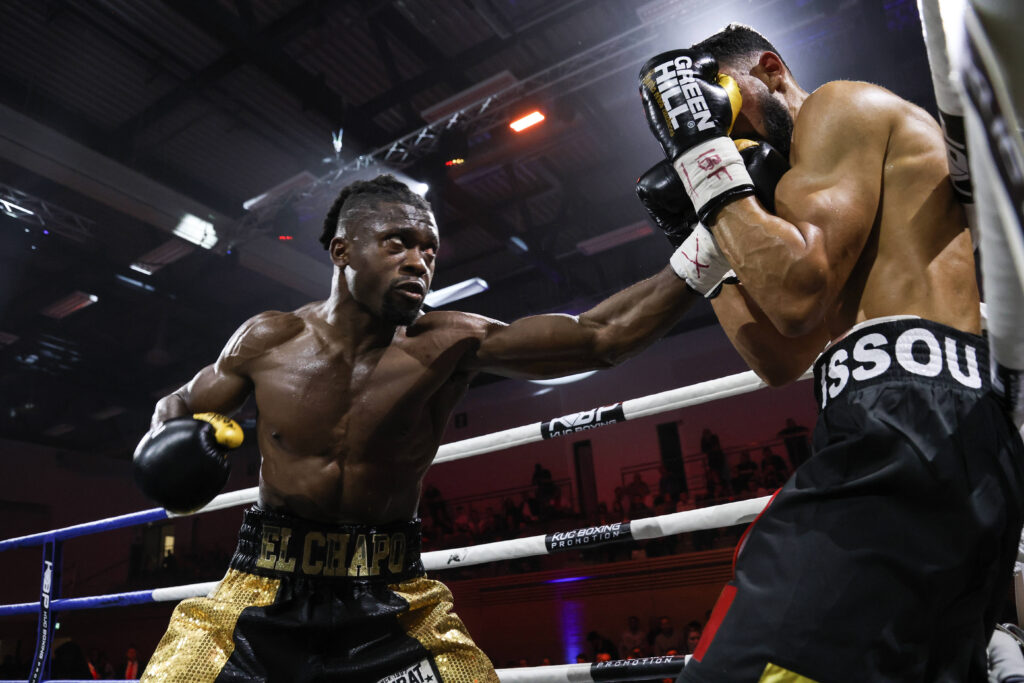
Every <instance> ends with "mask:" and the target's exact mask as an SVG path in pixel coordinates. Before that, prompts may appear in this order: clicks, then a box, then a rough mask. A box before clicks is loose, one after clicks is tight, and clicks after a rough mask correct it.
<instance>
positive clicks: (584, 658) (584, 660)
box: [576, 652, 590, 664]
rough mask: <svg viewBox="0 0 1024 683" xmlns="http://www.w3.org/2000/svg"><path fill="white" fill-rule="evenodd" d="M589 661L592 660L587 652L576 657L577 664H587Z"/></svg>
mask: <svg viewBox="0 0 1024 683" xmlns="http://www.w3.org/2000/svg"><path fill="white" fill-rule="evenodd" d="M589 661H590V658H589V657H587V654H586V653H585V652H580V653H578V654H577V655H576V663H577V664H586V663H587V662H589Z"/></svg>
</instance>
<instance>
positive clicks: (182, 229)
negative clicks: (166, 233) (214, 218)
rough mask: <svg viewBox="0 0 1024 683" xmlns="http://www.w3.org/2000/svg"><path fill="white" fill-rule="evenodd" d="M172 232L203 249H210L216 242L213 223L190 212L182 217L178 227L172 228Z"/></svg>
mask: <svg viewBox="0 0 1024 683" xmlns="http://www.w3.org/2000/svg"><path fill="white" fill-rule="evenodd" d="M174 234H175V235H177V236H178V237H181V238H182V239H185V240H188V241H189V242H191V243H192V244H198V245H199V246H200V247H202V248H203V249H211V248H212V247H213V246H214V245H215V244H217V231H216V230H215V229H214V227H213V223H211V222H210V221H204V220H203V219H202V218H199V217H198V216H193V215H192V214H190V213H186V214H185V215H184V216H183V217H182V219H181V222H180V223H178V227H176V228H175V229H174Z"/></svg>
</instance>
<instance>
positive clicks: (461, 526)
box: [454, 505, 472, 534]
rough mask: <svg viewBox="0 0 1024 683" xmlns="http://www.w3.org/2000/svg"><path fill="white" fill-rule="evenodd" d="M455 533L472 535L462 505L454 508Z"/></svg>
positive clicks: (466, 514)
mask: <svg viewBox="0 0 1024 683" xmlns="http://www.w3.org/2000/svg"><path fill="white" fill-rule="evenodd" d="M454 526H455V533H457V534H469V533H472V529H471V528H470V524H469V514H468V513H467V512H466V507H465V506H464V505H456V506H455V525H454Z"/></svg>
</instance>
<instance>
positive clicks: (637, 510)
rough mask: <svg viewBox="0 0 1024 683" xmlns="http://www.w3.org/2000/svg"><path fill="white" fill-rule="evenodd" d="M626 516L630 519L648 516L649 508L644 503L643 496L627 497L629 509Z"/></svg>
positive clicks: (649, 513) (649, 514)
mask: <svg viewBox="0 0 1024 683" xmlns="http://www.w3.org/2000/svg"><path fill="white" fill-rule="evenodd" d="M627 516H628V517H629V518H630V519H643V518H644V517H650V516H651V511H650V509H649V508H648V507H647V506H646V505H644V499H643V496H630V497H629V510H628V511H627Z"/></svg>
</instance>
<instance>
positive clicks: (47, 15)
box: [0, 0, 934, 458]
mask: <svg viewBox="0 0 1024 683" xmlns="http://www.w3.org/2000/svg"><path fill="white" fill-rule="evenodd" d="M728 21H741V22H744V23H749V24H751V25H754V26H755V27H757V28H759V29H761V30H762V31H763V32H765V33H766V34H767V35H768V37H769V38H770V39H772V40H773V41H774V42H775V43H776V45H777V46H778V47H779V49H780V51H782V53H783V54H784V56H785V57H786V59H787V61H788V62H789V64H790V65H791V66H792V68H793V69H794V71H795V73H796V75H797V77H798V79H800V80H801V81H802V83H804V84H805V86H806V87H814V86H816V85H818V84H820V83H821V82H823V81H825V80H831V79H836V78H856V79H862V80H871V81H874V82H877V83H880V84H882V85H885V86H887V87H889V88H891V89H893V90H895V91H896V92H898V93H899V94H901V95H903V96H905V97H908V98H909V99H912V100H914V101H916V102H918V103H920V104H922V105H924V106H926V107H928V108H929V109H930V110H933V109H934V104H933V96H932V94H931V90H930V82H929V81H928V71H927V63H926V61H925V58H924V48H923V45H922V42H921V30H920V25H919V23H918V18H917V13H916V8H915V4H914V2H913V0H845V1H843V2H840V1H839V0H721V1H719V2H714V3H709V2H706V1H704V0H654V1H653V2H648V3H641V2H629V1H627V0H560V1H558V2H552V1H551V0H348V1H342V0H163V1H162V2H161V1H158V0H80V1H72V0H68V1H61V0H8V1H7V2H3V3H0V200H5V201H6V204H4V203H3V202H0V245H2V246H0V250H2V251H0V257H2V265H0V372H2V376H0V436H2V437H4V438H7V439H11V440H15V441H17V440H23V441H31V442H36V443H43V444H50V445H54V446H58V447H63V448H68V449H80V450H90V451H97V452H102V453H108V454H110V455H112V456H115V457H125V458H126V457H129V454H130V452H131V446H132V444H133V443H134V442H135V441H136V440H137V438H138V436H139V435H140V433H141V432H142V431H143V430H144V429H145V426H146V421H147V418H148V414H149V412H150V410H151V408H152V404H153V402H154V401H155V399H156V398H157V397H158V396H161V395H163V394H164V393H166V392H167V391H170V390H171V389H172V388H174V387H176V386H178V385H180V384H181V383H183V382H184V381H186V380H187V379H188V378H189V377H190V376H191V375H192V374H193V373H194V372H195V371H196V370H197V369H198V368H200V367H201V366H203V365H205V364H207V363H209V362H210V361H211V360H212V359H213V358H215V356H216V353H217V352H218V350H219V348H220V346H221V344H222V343H223V342H224V340H225V339H226V338H227V337H228V336H229V335H230V333H231V332H232V331H233V330H234V328H235V327H236V326H237V325H238V324H239V323H240V322H241V321H243V320H244V319H246V318H247V317H248V316H250V315H252V314H254V313H256V312H259V311H262V310H267V309H290V308H294V307H296V306H298V305H301V304H302V303H305V302H306V301H309V300H312V299H317V298H323V297H324V296H325V295H326V293H327V292H328V289H329V278H330V267H329V264H328V263H327V261H326V259H325V257H324V252H323V251H322V250H321V249H320V247H319V245H318V244H317V241H316V240H317V236H318V235H319V232H320V229H321V221H322V216H323V213H324V211H325V210H326V206H327V205H329V203H330V201H331V199H332V198H333V196H334V195H335V194H336V193H337V191H338V189H339V188H340V187H342V186H343V185H345V184H346V183H347V182H349V181H351V180H353V179H356V178H358V177H365V176H367V175H375V174H376V173H377V172H378V171H381V170H388V168H389V167H391V168H394V169H395V170H399V171H401V173H403V174H405V175H406V176H408V177H409V178H412V179H415V180H417V181H422V182H426V183H428V184H429V186H430V190H429V193H428V195H427V197H428V199H430V200H431V202H432V204H433V206H434V207H435V210H436V213H437V216H438V220H439V224H440V226H441V234H442V249H441V252H440V255H439V260H438V274H437V278H436V282H435V288H437V287H442V286H445V285H448V284H452V283H455V282H458V281H461V280H465V279H466V278H469V277H481V278H483V279H485V280H486V281H487V282H488V283H489V286H490V289H489V291H487V292H486V293H484V294H480V295H477V296H475V297H472V298H469V299H465V300H464V301H460V302H459V303H458V304H457V307H460V308H463V309H465V310H470V311H474V312H479V313H482V314H485V315H489V316H493V317H496V318H500V319H506V320H509V319H514V318H516V317H519V316H522V315H525V314H527V313H531V312H542V311H571V312H578V311H580V310H584V309H585V308H587V307H588V306H589V305H591V304H592V303H594V302H596V301H598V300H599V299H600V298H601V297H603V296H604V295H606V294H608V293H611V292H613V291H615V290H617V289H620V288H622V287H624V286H625V285H627V284H629V283H631V282H634V281H636V280H638V279H641V278H643V277H646V276H648V275H650V274H652V273H654V272H655V271H656V270H658V269H659V268H660V267H661V266H662V265H663V264H664V263H665V260H666V258H667V255H668V246H667V243H666V242H664V240H663V238H662V237H661V236H659V235H656V234H654V233H653V230H651V229H650V226H648V225H647V224H646V223H645V222H644V219H645V216H644V214H643V211H642V209H641V208H640V206H639V204H638V202H637V201H636V199H635V196H634V192H633V186H634V183H635V180H636V178H637V176H638V175H639V174H640V173H641V172H643V171H644V170H645V169H646V168H647V167H648V166H650V165H651V164H653V163H654V162H655V161H657V160H658V159H659V154H660V152H659V150H658V148H657V146H656V145H655V143H654V142H653V140H652V139H651V137H650V135H649V134H648V132H647V130H646V124H645V122H644V119H643V116H642V112H641V108H640V106H639V98H638V96H637V94H636V73H637V71H638V69H639V65H640V64H642V63H643V62H644V61H645V60H646V59H647V58H648V57H650V56H651V55H653V54H655V53H657V52H659V51H661V50H663V49H667V48H670V47H677V46H681V45H685V44H689V43H691V42H693V41H695V40H698V39H700V38H701V37H703V36H704V35H706V34H708V33H710V32H712V31H713V30H715V29H717V28H720V27H721V26H722V25H724V23H726V22H728ZM488 97H490V98H491V99H490V100H488ZM485 103H486V104H487V106H486V107H485V106H484V104H485ZM531 108H539V109H541V110H542V111H544V112H545V114H546V115H547V119H546V121H545V122H544V123H543V124H541V125H539V126H535V127H534V128H533V129H530V130H529V131H527V132H525V133H523V134H519V135H516V134H513V133H511V132H510V131H509V129H508V127H507V123H508V121H510V120H511V119H512V118H514V116H515V115H517V114H519V113H522V112H524V111H527V110H529V109H531ZM459 111H462V114H461V115H460V116H459V117H457V119H456V123H457V124H458V125H457V126H455V129H456V130H459V131H462V132H463V133H464V134H465V141H466V144H467V147H468V148H467V150H466V154H465V159H466V162H465V163H464V164H462V165H461V166H457V167H452V168H446V167H445V166H444V165H443V164H442V163H441V161H442V160H441V158H440V152H439V151H438V150H437V144H436V143H437V140H435V139H433V138H432V136H436V134H437V133H439V131H440V128H438V125H442V127H443V126H444V125H447V123H448V122H450V121H451V116H452V114H454V113H456V112H459ZM437 121H440V122H441V124H438V123H437ZM431 124H433V125H434V127H433V128H430V127H429V126H430V125H431ZM338 131H343V134H342V136H341V143H342V144H341V149H340V151H338V152H336V150H335V147H334V145H333V143H332V135H336V134H337V133H338ZM424 131H426V132H425V133H424ZM447 139H448V136H447V135H446V140H447ZM424 141H425V142H424ZM396 143H399V144H398V145H397V147H396ZM446 144H448V143H447V142H446ZM385 150H393V151H394V153H392V154H390V155H388V160H389V162H390V166H382V165H379V164H370V163H369V162H370V161H380V160H382V159H383V158H384V156H385ZM360 159H362V161H360ZM364 166H368V167H365V168H364ZM356 167H359V168H356ZM282 184H284V186H283V187H282ZM272 188H278V189H277V191H276V193H271V195H270V196H269V197H268V198H266V199H264V201H263V202H262V204H258V205H257V206H256V207H255V208H254V209H253V210H252V211H246V210H245V209H244V208H243V202H246V200H249V199H251V198H254V197H258V196H260V195H262V194H265V193H267V192H268V190H271V189H272ZM185 214H192V215H196V216H199V217H201V218H203V219H204V220H209V221H210V222H211V223H212V224H213V225H214V227H215V230H216V231H217V234H218V237H219V240H218V244H217V245H215V246H214V247H213V248H212V249H203V248H199V247H195V246H193V245H190V244H189V243H187V242H185V241H183V240H182V239H180V238H179V237H176V236H174V235H173V234H172V232H171V231H172V230H173V228H174V227H175V226H176V224H177V223H178V222H179V221H180V219H181V217H182V216H183V215H185ZM609 233H611V235H609ZM606 235H608V237H604V236H606ZM279 236H290V237H291V239H290V240H281V239H278V237H279ZM513 238H514V239H513ZM598 238H603V239H598ZM616 241H622V242H623V243H621V244H618V245H617V246H610V247H609V246H608V245H609V244H613V245H614V243H615V242H616ZM140 263H142V264H144V265H145V264H146V263H148V264H149V265H150V266H153V265H154V264H156V265H161V264H162V266H161V267H159V268H158V269H156V270H154V272H152V274H149V275H147V274H144V273H140V272H138V271H137V270H133V269H132V268H131V265H132V264H136V265H138V264H140ZM150 270H152V268H150ZM93 299H95V301H93ZM68 311H71V312H70V313H68ZM62 315H63V317H62ZM712 323H713V316H711V315H710V314H709V309H708V308H707V307H703V308H699V309H697V310H695V311H693V312H691V314H690V316H689V318H688V321H687V322H686V323H685V325H689V326H694V325H704V324H712Z"/></svg>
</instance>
